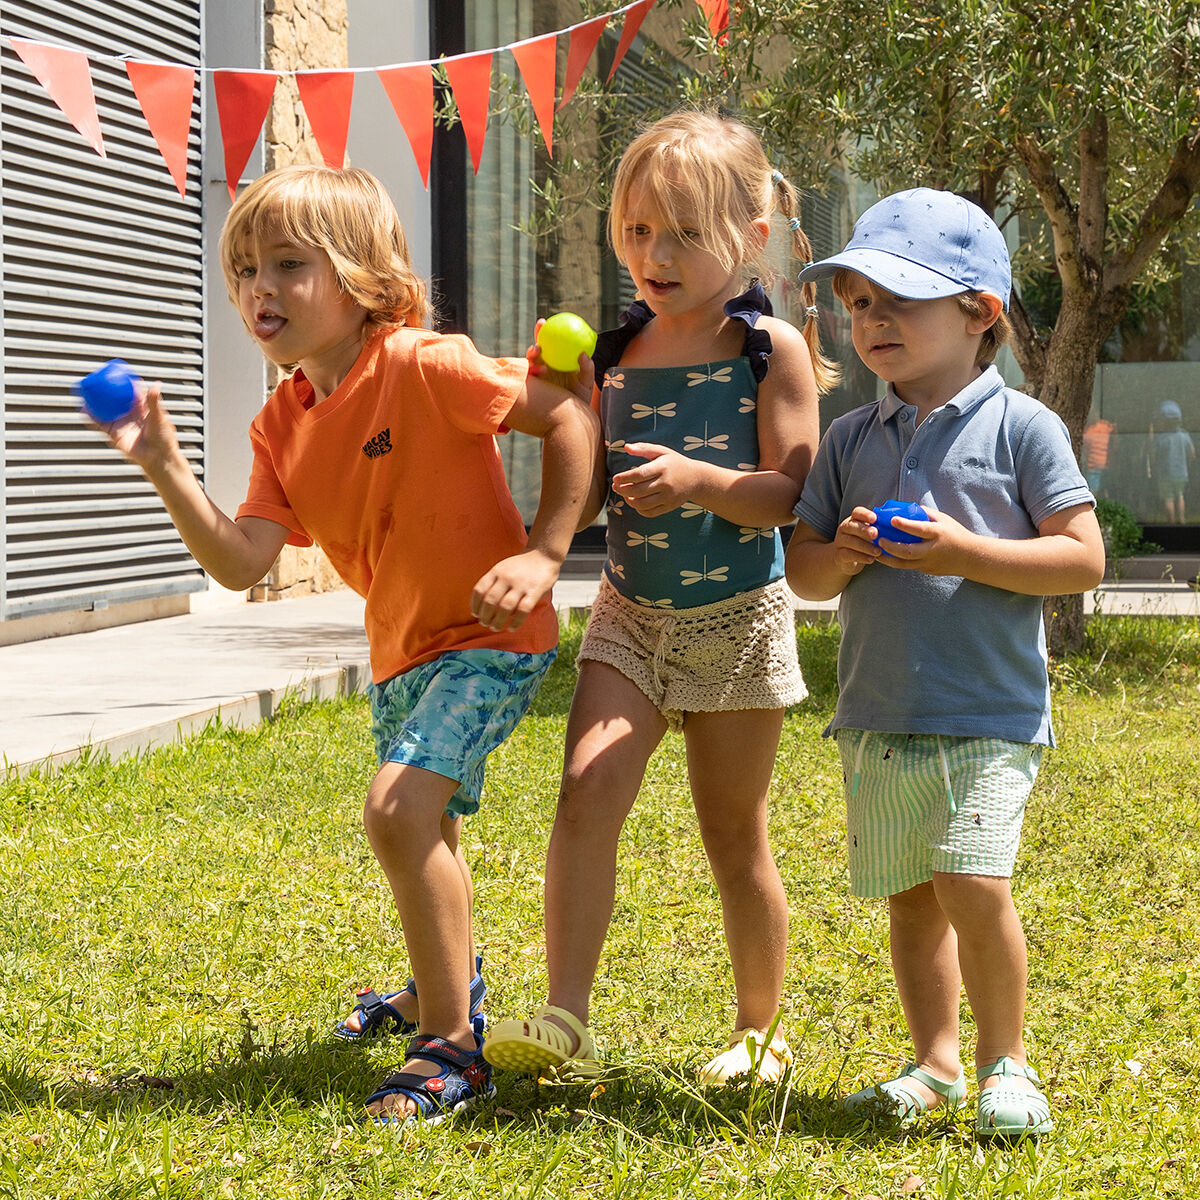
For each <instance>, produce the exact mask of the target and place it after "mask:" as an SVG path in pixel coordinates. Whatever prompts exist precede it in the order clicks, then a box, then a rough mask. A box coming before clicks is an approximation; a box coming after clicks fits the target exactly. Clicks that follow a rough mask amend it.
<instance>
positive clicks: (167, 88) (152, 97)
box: [125, 58, 196, 196]
mask: <svg viewBox="0 0 1200 1200" xmlns="http://www.w3.org/2000/svg"><path fill="white" fill-rule="evenodd" d="M125 73H126V74H127V75H128V76H129V82H130V83H131V84H132V85H133V94H134V95H135V96H136V97H137V100H138V103H139V104H140V105H141V106H142V115H143V116H144V117H145V118H146V124H147V125H149V126H150V132H151V133H152V134H153V135H154V141H155V143H156V144H157V146H158V151H159V153H160V154H161V155H162V156H163V161H164V162H165V163H166V164H167V170H168V171H170V172H171V178H172V179H174V180H175V186H176V187H177V188H178V189H179V194H180V195H181V196H185V195H187V152H188V134H189V133H190V132H191V129H192V98H193V96H194V95H195V91H196V72H195V71H194V70H193V69H192V68H191V67H183V66H179V65H177V64H175V63H151V62H137V61H136V60H135V59H132V58H129V59H126V60H125Z"/></svg>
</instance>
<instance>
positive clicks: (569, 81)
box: [558, 16, 608, 109]
mask: <svg viewBox="0 0 1200 1200" xmlns="http://www.w3.org/2000/svg"><path fill="white" fill-rule="evenodd" d="M607 24H608V17H607V16H604V17H595V18H593V19H592V20H590V21H584V22H583V24H582V25H576V26H575V27H574V28H573V29H572V30H571V39H570V46H569V48H568V50H567V74H566V78H565V79H564V80H563V90H562V98H561V99H560V100H559V102H558V107H559V108H560V109H561V108H562V107H563V105H565V104H566V102H567V101H568V100H570V98H571V97H572V96H573V95H575V89H576V88H577V87H578V86H579V81H580V80H581V79H582V78H583V73H584V71H585V70H586V69H587V65H588V59H590V58H591V57H592V51H593V50H595V49H596V43H597V42H599V41H600V35H601V34H602V33H603V32H604V27H605V25H607Z"/></svg>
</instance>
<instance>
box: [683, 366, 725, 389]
mask: <svg viewBox="0 0 1200 1200" xmlns="http://www.w3.org/2000/svg"><path fill="white" fill-rule="evenodd" d="M732 378H733V368H732V367H718V368H717V369H716V370H715V371H714V370H713V369H712V367H707V368H706V369H705V370H703V371H689V372H688V373H687V380H688V387H690V388H693V387H700V386H701V384H705V383H728V382H729V381H730V380H731V379H732Z"/></svg>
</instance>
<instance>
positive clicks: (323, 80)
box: [296, 71, 354, 171]
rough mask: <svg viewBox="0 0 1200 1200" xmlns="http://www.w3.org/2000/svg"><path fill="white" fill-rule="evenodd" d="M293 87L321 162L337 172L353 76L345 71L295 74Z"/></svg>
mask: <svg viewBox="0 0 1200 1200" xmlns="http://www.w3.org/2000/svg"><path fill="white" fill-rule="evenodd" d="M296 87H297V88H298V89H299V91H300V103H301V104H303V105H304V112H305V115H306V116H307V117H308V123H309V125H310V126H311V128H312V131H313V137H314V138H316V140H317V149H319V150H320V151H321V158H322V160H323V161H324V163H325V165H326V166H327V167H333V169H334V170H335V171H340V170H341V169H342V167H344V166H345V165H346V142H347V141H348V140H349V137H350V101H351V99H352V98H353V96H354V75H353V74H352V73H351V72H349V71H297V72H296Z"/></svg>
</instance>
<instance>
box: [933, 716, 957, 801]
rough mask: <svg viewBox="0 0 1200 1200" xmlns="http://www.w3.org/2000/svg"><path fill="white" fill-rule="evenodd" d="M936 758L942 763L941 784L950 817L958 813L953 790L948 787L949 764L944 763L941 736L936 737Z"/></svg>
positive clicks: (944, 751)
mask: <svg viewBox="0 0 1200 1200" xmlns="http://www.w3.org/2000/svg"><path fill="white" fill-rule="evenodd" d="M937 740H938V758H939V759H941V763H942V782H943V783H944V784H945V785H946V798H947V799H948V800H949V801H950V815H951V816H954V814H955V813H956V812H958V804H957V803H956V802H955V800H954V789H953V788H952V787H951V786H950V764H949V763H948V762H947V761H946V749H945V747H944V746H943V745H942V735H941V734H940V733H939V734H938V735H937Z"/></svg>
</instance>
